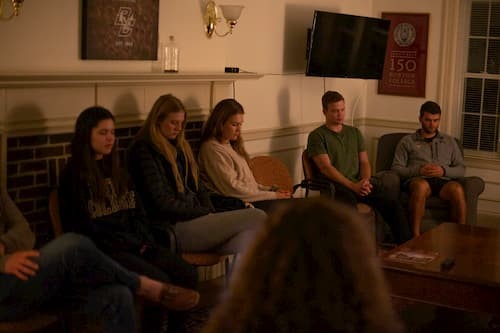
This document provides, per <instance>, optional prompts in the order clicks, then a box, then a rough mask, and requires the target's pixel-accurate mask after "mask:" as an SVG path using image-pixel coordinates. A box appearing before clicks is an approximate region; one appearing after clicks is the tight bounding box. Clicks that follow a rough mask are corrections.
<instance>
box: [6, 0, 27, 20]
mask: <svg viewBox="0 0 500 333" xmlns="http://www.w3.org/2000/svg"><path fill="white" fill-rule="evenodd" d="M5 2H7V0H5ZM11 2H12V13H11V14H10V15H8V16H4V14H3V13H4V11H3V5H4V0H0V21H8V20H10V19H12V18H14V17H16V16H19V12H20V11H21V7H22V6H23V2H24V0H11Z"/></svg>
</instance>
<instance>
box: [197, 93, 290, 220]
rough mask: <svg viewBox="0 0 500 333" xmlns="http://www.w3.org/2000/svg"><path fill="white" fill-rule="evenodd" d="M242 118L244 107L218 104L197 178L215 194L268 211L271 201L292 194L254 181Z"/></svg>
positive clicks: (206, 131) (207, 125)
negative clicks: (239, 200)
mask: <svg viewBox="0 0 500 333" xmlns="http://www.w3.org/2000/svg"><path fill="white" fill-rule="evenodd" d="M243 115H244V111H243V107H242V106H241V104H240V103H238V102H237V101H236V100H234V99H224V100H222V101H220V102H219V103H217V105H216V106H215V108H214V109H213V111H212V113H211V114H210V117H209V118H208V120H207V122H206V123H205V127H204V128H203V133H202V136H201V148H200V152H199V155H198V162H199V168H200V177H201V179H202V180H203V181H204V182H205V184H206V186H207V187H208V189H209V190H211V191H212V192H214V193H217V194H219V195H222V196H227V197H235V198H239V199H241V200H243V201H245V202H250V203H252V204H253V205H254V206H255V207H257V208H261V209H264V210H268V208H269V207H270V205H271V203H272V201H270V200H275V199H286V198H290V197H291V193H290V191H287V190H280V189H277V188H273V187H270V186H264V185H261V184H258V183H257V182H256V181H255V178H254V176H253V173H252V171H251V170H250V167H249V165H248V161H249V157H248V154H247V152H246V151H245V148H244V146H243V139H242V137H241V126H242V125H243Z"/></svg>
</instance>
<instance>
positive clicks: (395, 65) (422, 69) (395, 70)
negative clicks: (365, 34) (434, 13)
mask: <svg viewBox="0 0 500 333" xmlns="http://www.w3.org/2000/svg"><path fill="white" fill-rule="evenodd" d="M382 18H383V19H386V20H390V21H391V27H390V29H389V35H388V37H387V49H386V53H385V61H384V71H383V74H382V79H381V80H379V82H378V93H379V94H388V95H398V96H413V97H425V80H426V72H427V43H428V34H429V14H427V13H387V12H384V13H382Z"/></svg>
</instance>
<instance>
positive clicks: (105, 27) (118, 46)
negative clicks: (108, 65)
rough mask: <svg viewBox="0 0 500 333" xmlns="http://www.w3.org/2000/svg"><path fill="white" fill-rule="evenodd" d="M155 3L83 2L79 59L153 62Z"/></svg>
mask: <svg viewBox="0 0 500 333" xmlns="http://www.w3.org/2000/svg"><path fill="white" fill-rule="evenodd" d="M158 8H159V0H113V1H109V0H83V1H82V47H81V58H82V59H96V60H156V59H157V57H158Z"/></svg>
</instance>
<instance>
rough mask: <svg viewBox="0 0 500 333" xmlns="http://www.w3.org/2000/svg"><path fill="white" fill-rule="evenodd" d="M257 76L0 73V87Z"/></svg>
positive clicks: (255, 76) (226, 79)
mask: <svg viewBox="0 0 500 333" xmlns="http://www.w3.org/2000/svg"><path fill="white" fill-rule="evenodd" d="M260 77H262V74H258V73H219V72H199V73H198V72H179V73H23V74H13V73H0V88H31V87H68V86H89V85H90V86H92V85H99V86H101V85H143V84H147V85H150V84H169V83H182V82H186V83H191V82H232V81H237V80H243V79H258V78H260Z"/></svg>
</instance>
